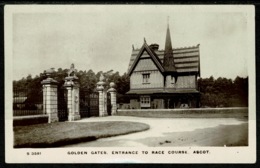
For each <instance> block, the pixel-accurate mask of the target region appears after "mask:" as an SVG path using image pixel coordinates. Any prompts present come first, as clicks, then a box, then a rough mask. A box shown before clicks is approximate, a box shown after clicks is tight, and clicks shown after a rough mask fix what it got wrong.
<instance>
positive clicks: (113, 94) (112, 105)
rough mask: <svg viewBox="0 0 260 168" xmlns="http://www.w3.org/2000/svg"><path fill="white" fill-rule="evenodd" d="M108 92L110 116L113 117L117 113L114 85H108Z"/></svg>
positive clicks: (112, 83)
mask: <svg viewBox="0 0 260 168" xmlns="http://www.w3.org/2000/svg"><path fill="white" fill-rule="evenodd" d="M108 92H110V94H111V107H112V109H111V115H115V114H116V111H117V105H116V89H115V83H114V82H111V83H110V89H108Z"/></svg>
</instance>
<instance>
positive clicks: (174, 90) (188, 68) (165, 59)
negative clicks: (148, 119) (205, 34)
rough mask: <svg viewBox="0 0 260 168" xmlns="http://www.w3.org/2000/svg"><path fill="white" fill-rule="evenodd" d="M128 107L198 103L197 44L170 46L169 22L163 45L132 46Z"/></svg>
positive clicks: (145, 44) (182, 105)
mask: <svg viewBox="0 0 260 168" xmlns="http://www.w3.org/2000/svg"><path fill="white" fill-rule="evenodd" d="M128 75H129V76H130V90H129V92H127V94H128V95H129V97H130V108H132V109H139V108H152V109H153V108H155V109H156V108H188V107H192V108H193V107H198V106H199V98H200V93H199V91H198V83H197V78H198V77H199V76H200V52H199V44H198V45H197V46H192V47H185V48H175V49H173V48H172V43H171V36H170V29H169V24H168V26H167V33H166V41H165V49H164V50H159V45H158V44H151V45H148V44H147V43H146V41H145V39H144V44H143V46H142V47H141V49H134V47H133V51H132V55H131V58H130V62H129V67H128Z"/></svg>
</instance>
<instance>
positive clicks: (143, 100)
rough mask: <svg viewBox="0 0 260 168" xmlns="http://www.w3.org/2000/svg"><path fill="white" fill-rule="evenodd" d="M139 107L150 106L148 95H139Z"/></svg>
mask: <svg viewBox="0 0 260 168" xmlns="http://www.w3.org/2000/svg"><path fill="white" fill-rule="evenodd" d="M140 102H141V107H150V104H151V103H150V97H149V96H141V97H140Z"/></svg>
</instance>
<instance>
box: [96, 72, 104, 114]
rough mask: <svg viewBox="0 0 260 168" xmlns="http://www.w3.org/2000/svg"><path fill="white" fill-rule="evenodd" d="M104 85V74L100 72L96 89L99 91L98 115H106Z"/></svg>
mask: <svg viewBox="0 0 260 168" xmlns="http://www.w3.org/2000/svg"><path fill="white" fill-rule="evenodd" d="M104 86H105V82H104V76H103V74H101V76H100V78H99V82H98V83H97V91H98V93H99V116H100V117H103V116H106V112H105V95H104V93H105V92H104V90H105V88H104Z"/></svg>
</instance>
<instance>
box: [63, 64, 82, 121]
mask: <svg viewBox="0 0 260 168" xmlns="http://www.w3.org/2000/svg"><path fill="white" fill-rule="evenodd" d="M75 72H76V70H75V69H74V64H72V65H71V68H70V70H69V72H68V76H67V77H66V78H65V83H64V87H65V88H66V89H67V109H68V115H69V116H68V120H69V121H75V120H79V119H80V114H79V83H78V77H76V75H75Z"/></svg>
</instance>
